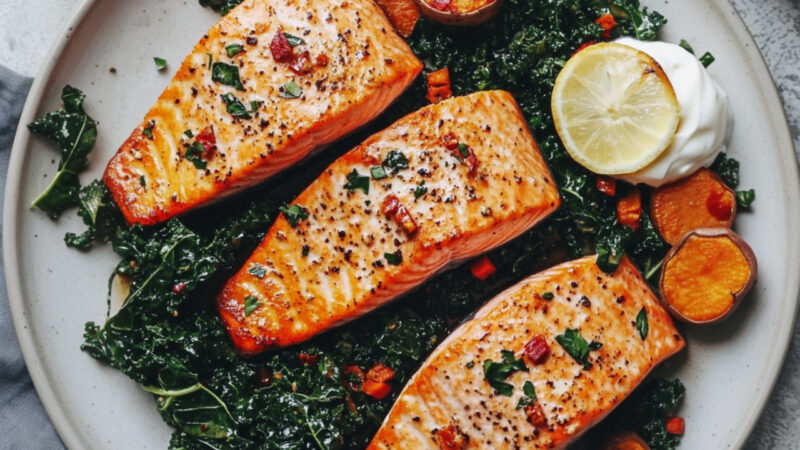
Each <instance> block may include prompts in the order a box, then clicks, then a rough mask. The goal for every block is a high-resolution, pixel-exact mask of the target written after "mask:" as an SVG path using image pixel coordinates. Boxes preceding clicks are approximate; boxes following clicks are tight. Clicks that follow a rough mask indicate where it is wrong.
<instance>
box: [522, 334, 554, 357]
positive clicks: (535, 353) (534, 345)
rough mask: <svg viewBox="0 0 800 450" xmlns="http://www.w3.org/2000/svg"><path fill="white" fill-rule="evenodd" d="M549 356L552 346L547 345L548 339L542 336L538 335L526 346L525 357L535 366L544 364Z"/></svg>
mask: <svg viewBox="0 0 800 450" xmlns="http://www.w3.org/2000/svg"><path fill="white" fill-rule="evenodd" d="M549 354H550V344H548V343H547V339H545V338H544V336H542V335H541V334H537V335H536V336H534V337H533V338H532V339H531V340H530V341H528V343H527V344H525V356H527V357H528V359H530V360H531V362H532V363H534V364H542V363H544V362H545V361H546V360H547V356H548V355H549Z"/></svg>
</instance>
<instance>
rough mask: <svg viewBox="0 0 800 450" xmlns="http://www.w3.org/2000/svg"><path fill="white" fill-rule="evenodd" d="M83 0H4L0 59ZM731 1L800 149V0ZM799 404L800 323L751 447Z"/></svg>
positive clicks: (790, 444)
mask: <svg viewBox="0 0 800 450" xmlns="http://www.w3.org/2000/svg"><path fill="white" fill-rule="evenodd" d="M79 1H80V0H1V1H0V64H2V65H4V66H6V67H8V68H10V69H12V70H15V71H17V72H19V73H22V74H26V75H30V76H33V75H35V74H36V72H37V71H38V68H39V65H40V64H41V63H42V61H43V59H44V57H45V55H46V53H47V51H48V50H49V48H50V46H51V45H52V44H53V42H54V41H55V39H56V38H57V36H59V35H60V34H61V32H62V29H63V27H64V26H65V24H66V23H67V21H68V20H69V18H70V16H71V14H72V12H73V9H74V8H75V6H76V5H77V4H78V3H79ZM128 1H131V0H128ZM187 1H196V0H187ZM674 1H694V0H674ZM731 3H733V5H734V7H735V8H736V9H737V10H738V11H739V13H740V14H741V15H742V18H743V19H744V21H745V23H746V24H747V26H748V27H749V28H750V30H751V32H752V34H753V37H754V38H755V40H756V43H757V44H758V46H759V48H760V49H761V52H762V53H763V55H764V58H765V59H766V61H767V65H768V66H769V68H770V71H771V72H772V76H773V78H774V79H775V82H776V84H777V86H778V89H779V91H780V93H781V97H782V98H783V103H784V106H785V108H786V113H787V117H788V119H789V127H790V130H791V134H792V138H793V139H794V144H795V150H796V151H798V153H799V154H800V0H731ZM798 410H800V326H798V327H797V328H796V329H795V334H794V339H793V342H792V345H791V348H790V349H789V352H788V355H787V359H786V363H785V365H784V368H783V372H782V373H781V376H780V379H779V380H778V384H777V385H776V386H775V390H774V392H773V393H772V398H771V399H770V402H769V404H768V405H767V407H766V410H765V411H764V415H763V416H762V418H761V420H760V422H759V424H758V426H757V428H756V430H755V431H754V433H753V435H752V436H751V437H750V440H749V441H748V443H747V446H746V447H747V448H753V449H791V448H800V414H798V413H797V411H798Z"/></svg>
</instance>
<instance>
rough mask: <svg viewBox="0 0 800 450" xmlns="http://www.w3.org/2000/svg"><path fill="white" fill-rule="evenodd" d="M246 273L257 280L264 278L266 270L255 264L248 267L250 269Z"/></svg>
mask: <svg viewBox="0 0 800 450" xmlns="http://www.w3.org/2000/svg"><path fill="white" fill-rule="evenodd" d="M247 273H249V274H250V275H255V276H257V277H258V278H264V276H265V275H266V274H267V268H266V267H264V266H263V265H261V264H258V263H255V264H251V265H250V268H249V269H247Z"/></svg>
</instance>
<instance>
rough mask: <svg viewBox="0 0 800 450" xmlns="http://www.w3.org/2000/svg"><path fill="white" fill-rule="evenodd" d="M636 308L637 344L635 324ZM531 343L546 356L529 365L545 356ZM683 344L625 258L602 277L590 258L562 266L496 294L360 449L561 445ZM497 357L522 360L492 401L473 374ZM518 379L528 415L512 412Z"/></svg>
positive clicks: (484, 383) (446, 345)
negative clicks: (572, 350) (576, 340)
mask: <svg viewBox="0 0 800 450" xmlns="http://www.w3.org/2000/svg"><path fill="white" fill-rule="evenodd" d="M642 308H644V309H645V311H646V315H647V320H648V323H649V332H648V333H647V335H646V338H645V339H642V337H641V334H640V332H639V331H638V330H637V327H636V316H637V315H638V314H639V312H640V311H641V310H642ZM567 329H573V330H577V331H578V333H579V334H580V335H581V337H583V338H584V339H585V342H586V343H590V342H592V341H595V342H598V343H600V344H602V347H601V348H600V349H595V350H591V351H589V353H588V356H587V357H586V361H585V362H586V364H590V366H585V365H583V364H581V363H579V362H577V360H576V359H575V358H573V357H572V356H570V354H568V353H567V352H566V350H565V347H562V346H561V345H560V344H559V343H557V341H556V336H558V335H565V334H568V333H567V331H566V330H567ZM537 335H540V337H541V338H543V341H544V342H545V344H544V348H545V349H548V348H549V352H550V353H549V356H545V357H544V358H542V359H539V360H538V364H537V363H536V362H534V361H532V360H531V359H530V357H531V356H533V357H540V356H541V354H542V353H545V355H547V353H546V351H545V352H543V351H542V350H541V348H538V350H531V351H532V353H527V351H526V344H528V343H529V342H536V341H539V339H538V338H535V336H537ZM684 345H685V344H684V340H683V338H682V337H681V336H680V335H679V334H678V331H677V330H676V329H675V326H674V325H673V323H672V320H671V319H670V317H669V315H668V314H667V312H666V311H665V310H664V309H663V308H662V307H661V305H660V304H659V301H658V299H657V298H656V296H655V295H654V294H653V292H652V291H651V290H650V288H649V287H648V286H647V283H646V282H645V281H644V279H643V278H642V277H641V275H640V274H639V272H638V271H637V269H636V268H635V267H634V265H633V264H632V263H631V262H630V261H629V260H628V259H627V258H625V259H623V261H622V263H621V264H620V266H619V268H618V269H617V272H616V273H615V274H614V275H613V276H610V275H607V274H606V273H604V272H602V271H601V270H600V269H599V268H598V267H597V265H596V264H595V257H594V256H589V257H584V258H582V259H578V260H575V261H570V262H566V263H564V264H561V265H559V266H556V267H553V268H551V269H549V270H546V271H544V272H541V273H539V274H536V275H533V276H532V277H530V278H528V279H526V280H523V281H522V282H520V283H519V284H517V285H515V286H513V287H511V288H509V289H508V290H506V291H505V292H503V293H501V294H500V295H498V296H497V297H495V298H494V299H492V300H491V301H489V303H487V304H486V305H485V306H483V307H482V308H481V309H480V310H479V311H478V312H477V313H476V315H475V317H474V318H473V319H471V320H469V321H468V322H466V323H464V324H463V325H462V326H460V327H459V328H458V329H456V331H454V332H453V333H452V334H451V335H450V336H448V337H447V339H445V340H444V341H443V342H442V343H441V344H440V345H439V347H437V348H436V350H434V352H433V353H432V354H431V356H430V357H429V358H428V359H427V361H425V363H423V365H422V367H421V368H420V369H419V371H418V372H417V373H416V374H415V375H414V376H413V377H412V378H411V380H410V381H409V382H408V384H407V385H406V387H405V388H404V389H403V391H402V392H401V394H400V396H399V398H398V400H397V402H396V403H395V405H394V407H393V408H392V410H391V411H390V412H389V415H388V416H387V417H386V419H385V421H384V423H383V425H382V427H381V428H380V430H378V433H377V434H376V436H375V438H374V440H373V441H372V443H371V444H370V446H369V449H372V450H377V449H395V448H403V449H428V448H433V449H435V448H440V447H441V448H491V449H506V448H563V447H565V446H567V445H568V444H570V443H571V442H573V441H574V440H575V439H577V437H578V436H579V435H580V434H581V433H583V432H584V431H586V430H587V429H589V428H590V427H592V426H593V425H595V424H597V423H598V422H599V421H600V420H601V419H603V417H605V416H606V415H607V414H608V413H609V412H610V411H611V410H612V409H614V407H616V406H617V405H618V404H619V403H620V402H622V400H623V399H624V398H625V397H626V396H627V395H628V394H630V393H631V391H633V389H634V388H635V387H636V385H638V384H639V383H640V382H641V381H642V380H643V379H644V377H645V376H646V375H647V374H648V372H650V371H651V370H652V369H653V368H654V367H655V366H656V365H658V364H659V363H660V362H661V361H663V360H665V359H666V358H669V357H670V356H672V355H673V354H675V353H676V352H678V351H679V350H680V349H682V348H683V347H684ZM537 346H541V343H540V342H537V344H534V347H537ZM503 350H508V351H511V352H513V354H514V358H521V359H523V361H524V363H525V364H524V365H525V368H524V370H520V371H516V372H514V373H512V374H511V376H509V377H508V378H506V379H504V380H503V381H504V382H506V383H509V384H511V385H512V386H513V391H512V394H511V396H505V395H501V394H499V393H497V392H494V389H493V388H492V386H490V385H489V383H488V381H487V378H486V377H485V375H484V364H486V361H487V360H494V361H500V360H502V358H501V351H503ZM526 381H530V382H531V383H532V384H533V387H534V389H535V397H536V398H537V399H538V400H537V402H535V403H537V404H538V407H536V406H535V405H531V406H530V407H525V408H521V409H516V406H517V403H518V402H519V400H520V398H522V397H523V396H524V391H523V388H524V384H525V382H526ZM529 403H532V402H529ZM529 414H530V415H531V418H530V419H529V417H528V415H529ZM532 422H534V423H537V425H536V426H535V425H533V424H532ZM443 441H447V442H443ZM448 444H454V446H452V447H447V445H448Z"/></svg>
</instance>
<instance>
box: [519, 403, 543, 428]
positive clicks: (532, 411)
mask: <svg viewBox="0 0 800 450" xmlns="http://www.w3.org/2000/svg"><path fill="white" fill-rule="evenodd" d="M524 411H525V414H526V415H527V416H528V422H530V424H531V425H533V426H535V427H536V428H544V427H546V426H547V417H545V415H544V410H542V405H540V404H539V402H533V403H531V404H530V405H525V409H524Z"/></svg>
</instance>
